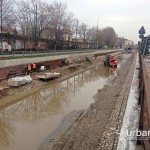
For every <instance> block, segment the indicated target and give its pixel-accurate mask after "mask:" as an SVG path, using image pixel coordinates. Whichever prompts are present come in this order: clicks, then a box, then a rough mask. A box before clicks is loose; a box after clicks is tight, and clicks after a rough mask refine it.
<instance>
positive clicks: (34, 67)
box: [32, 63, 36, 74]
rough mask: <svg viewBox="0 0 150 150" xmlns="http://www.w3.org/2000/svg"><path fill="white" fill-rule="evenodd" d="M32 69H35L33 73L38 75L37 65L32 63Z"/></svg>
mask: <svg viewBox="0 0 150 150" xmlns="http://www.w3.org/2000/svg"><path fill="white" fill-rule="evenodd" d="M32 69H33V72H34V74H35V73H36V64H35V63H32Z"/></svg>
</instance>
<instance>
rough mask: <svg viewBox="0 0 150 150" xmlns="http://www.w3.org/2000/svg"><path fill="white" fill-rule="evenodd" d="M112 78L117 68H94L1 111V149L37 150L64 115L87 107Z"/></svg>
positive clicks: (101, 66) (98, 66)
mask: <svg viewBox="0 0 150 150" xmlns="http://www.w3.org/2000/svg"><path fill="white" fill-rule="evenodd" d="M115 75H116V69H115V70H113V69H112V68H108V67H104V66H103V65H102V64H100V65H96V66H94V67H92V68H91V69H89V70H86V71H84V72H81V73H80V74H78V75H76V76H74V77H71V78H68V79H66V80H64V81H62V82H58V81H56V82H54V83H51V84H49V85H46V86H45V87H43V88H42V89H41V90H40V91H38V92H36V93H34V94H32V95H29V96H26V97H23V98H22V100H21V101H19V102H17V103H15V104H12V105H11V106H8V107H6V108H0V150H37V149H39V147H40V146H41V144H42V143H43V142H44V140H45V139H46V138H47V137H48V136H49V135H50V134H52V133H53V132H54V131H55V130H56V129H57V128H58V126H60V124H61V121H62V120H63V118H64V117H65V116H66V115H67V114H69V113H71V112H73V111H78V110H84V109H86V108H88V107H89V106H90V104H91V103H93V102H94V98H93V96H94V95H95V94H96V93H97V91H98V89H101V88H103V86H104V85H105V84H106V83H107V82H106V81H107V80H108V78H109V77H110V76H111V77H112V76H115Z"/></svg>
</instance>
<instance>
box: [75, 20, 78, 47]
mask: <svg viewBox="0 0 150 150" xmlns="http://www.w3.org/2000/svg"><path fill="white" fill-rule="evenodd" d="M77 35H78V19H77V25H76V44H75V49H77Z"/></svg>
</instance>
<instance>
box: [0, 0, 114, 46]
mask: <svg viewBox="0 0 150 150" xmlns="http://www.w3.org/2000/svg"><path fill="white" fill-rule="evenodd" d="M1 5H2V7H1V8H2V14H3V15H2V18H3V22H2V24H3V26H7V27H16V28H17V30H19V31H20V33H22V34H24V35H26V36H29V37H36V36H38V37H41V32H42V30H44V29H45V28H50V29H53V31H54V32H55V38H56V39H60V36H61V35H60V33H61V34H63V32H65V31H66V30H67V31H70V32H71V33H72V35H73V36H74V37H75V38H77V37H78V38H80V39H82V41H83V42H86V41H91V42H94V41H96V42H98V43H99V44H100V45H108V46H109V47H113V46H114V45H115V43H116V39H117V34H116V32H115V31H114V29H113V28H112V27H106V28H103V29H98V27H94V26H93V27H89V26H88V25H87V24H85V23H83V22H80V21H78V19H77V18H75V16H74V14H73V12H70V11H68V8H67V4H65V3H61V2H57V1H55V2H53V3H52V4H48V3H46V2H42V0H28V1H27V0H17V1H14V0H2V3H1ZM60 31H61V32H60Z"/></svg>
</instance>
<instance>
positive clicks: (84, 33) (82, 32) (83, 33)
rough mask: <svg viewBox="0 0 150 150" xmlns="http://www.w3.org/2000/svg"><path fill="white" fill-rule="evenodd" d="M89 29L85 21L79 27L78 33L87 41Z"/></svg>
mask: <svg viewBox="0 0 150 150" xmlns="http://www.w3.org/2000/svg"><path fill="white" fill-rule="evenodd" d="M87 29H88V25H87V24H85V23H82V24H81V25H80V26H79V28H78V33H79V36H80V38H81V39H83V42H85V41H86V37H87Z"/></svg>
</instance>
